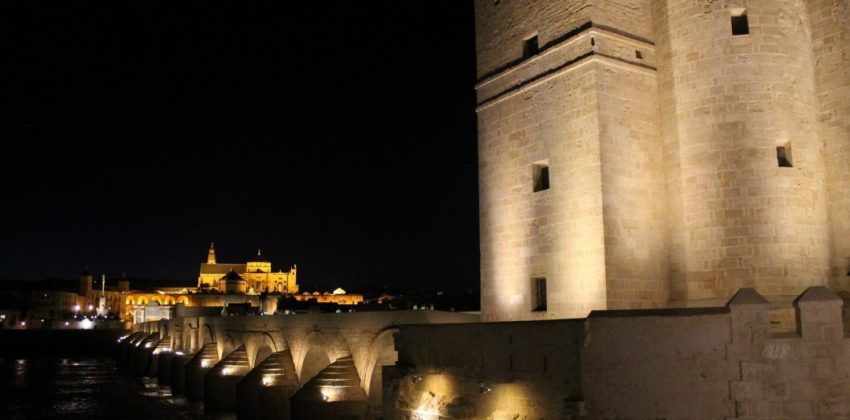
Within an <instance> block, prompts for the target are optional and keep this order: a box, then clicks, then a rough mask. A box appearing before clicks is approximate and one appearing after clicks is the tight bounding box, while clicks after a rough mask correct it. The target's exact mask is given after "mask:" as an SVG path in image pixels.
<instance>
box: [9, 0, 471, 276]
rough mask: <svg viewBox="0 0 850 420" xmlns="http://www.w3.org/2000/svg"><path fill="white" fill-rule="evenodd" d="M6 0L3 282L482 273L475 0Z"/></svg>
mask: <svg viewBox="0 0 850 420" xmlns="http://www.w3.org/2000/svg"><path fill="white" fill-rule="evenodd" d="M10 3H12V2H3V4H2V5H0V52H1V53H2V66H0V67H2V70H0V72H2V73H0V74H1V75H2V86H0V88H2V95H1V96H0V97H2V106H3V109H2V114H0V136H2V137H0V138H2V144H3V146H2V156H3V159H2V169H0V171H1V172H0V173H2V182H1V183H0V193H2V195H0V197H2V198H0V200H2V201H0V208H2V210H0V278H6V279H41V278H47V277H59V278H74V277H76V276H77V275H78V273H79V272H80V271H81V270H82V269H83V268H84V267H85V266H89V268H90V269H91V270H92V271H94V272H96V273H102V272H105V273H106V274H107V276H108V277H110V278H115V277H116V276H118V275H120V274H121V272H127V274H128V275H129V276H130V277H131V278H132V277H156V278H172V279H173V278H185V279H190V280H194V279H196V278H197V272H198V264H199V263H201V262H202V261H204V259H205V258H206V252H207V247H208V245H209V242H210V241H215V243H216V248H217V251H218V257H219V262H244V261H245V260H247V259H248V258H249V257H250V256H251V255H253V254H254V253H256V249H257V248H262V249H263V254H264V255H266V256H267V257H268V258H269V259H270V260H271V261H272V262H273V264H274V268H275V269H277V268H279V267H283V268H286V267H288V266H289V265H290V264H298V268H299V283H301V284H302V285H306V286H307V287H308V288H309V287H310V285H312V284H321V285H340V286H343V287H347V288H350V289H354V290H357V289H359V288H366V287H368V286H372V285H395V286H409V285H417V286H421V287H423V288H445V287H457V288H468V287H473V288H477V287H478V278H479V269H478V267H479V262H478V208H477V207H478V201H477V195H478V194H477V175H476V173H477V159H476V134H475V112H474V106H475V100H474V87H473V84H474V83H475V71H474V70H475V63H474V54H475V52H474V48H475V47H474V41H473V37H474V28H473V25H474V22H473V15H472V4H471V2H468V1H445V2H408V1H368V2H330V3H329V2H299V3H298V4H300V6H293V5H292V4H290V2H268V3H259V4H254V5H250V6H249V5H247V4H246V3H244V2H234V3H231V4H229V5H221V4H220V3H218V2H211V3H210V2H197V3H190V2H185V3H183V2H168V3H163V4H154V3H151V2H102V3H92V2H54V3H52V4H38V5H36V4H33V2H15V3H19V4H10Z"/></svg>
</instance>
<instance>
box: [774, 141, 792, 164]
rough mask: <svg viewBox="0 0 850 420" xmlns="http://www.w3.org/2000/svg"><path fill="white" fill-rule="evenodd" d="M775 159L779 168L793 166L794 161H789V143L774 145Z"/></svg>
mask: <svg viewBox="0 0 850 420" xmlns="http://www.w3.org/2000/svg"><path fill="white" fill-rule="evenodd" d="M776 160H777V161H778V162H779V167H780V168H793V167H794V163H793V162H792V161H791V145H789V144H786V145H784V146H776Z"/></svg>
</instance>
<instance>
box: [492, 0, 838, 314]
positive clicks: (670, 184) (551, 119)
mask: <svg viewBox="0 0 850 420" xmlns="http://www.w3.org/2000/svg"><path fill="white" fill-rule="evenodd" d="M475 10H476V48H477V63H478V77H479V81H478V83H477V84H476V86H475V87H476V91H477V95H478V107H477V110H476V111H477V115H478V150H479V187H480V188H479V193H480V196H479V204H480V226H481V288H482V317H483V319H484V320H486V321H509V320H542V319H556V318H574V317H584V316H586V315H587V314H588V313H589V312H590V311H592V310H599V309H641V308H664V307H699V306H703V307H704V306H716V305H720V304H722V303H723V302H725V301H726V300H728V299H729V298H730V297H731V296H732V295H733V294H734V293H735V292H736V291H737V290H739V289H740V288H750V287H751V288H755V289H756V290H758V291H759V292H760V293H762V294H763V295H764V296H765V297H767V298H768V300H769V301H771V302H774V303H775V302H785V303H787V302H790V300H791V299H792V297H793V296H796V295H798V294H800V293H802V292H803V291H804V290H805V289H806V288H807V287H810V286H818V285H825V286H830V287H832V288H833V289H835V290H838V291H850V169H849V168H850V165H847V161H848V158H850V71H848V70H847V69H848V68H850V47H848V45H850V33H848V29H850V24H848V22H850V2H848V1H847V0H817V1H803V0H750V1H743V0H724V1H720V0H717V1H713V0H712V1H699V2H697V1H692V0H658V1H650V0H534V1H532V0H510V1H492V0H476V2H475ZM733 26H734V27H733ZM541 176H543V177H545V179H544V180H543V181H541ZM544 185H545V186H544ZM789 309H790V307H789Z"/></svg>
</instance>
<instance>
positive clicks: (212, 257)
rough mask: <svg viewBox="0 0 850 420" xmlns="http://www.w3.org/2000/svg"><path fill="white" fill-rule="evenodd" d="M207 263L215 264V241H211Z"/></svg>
mask: <svg viewBox="0 0 850 420" xmlns="http://www.w3.org/2000/svg"><path fill="white" fill-rule="evenodd" d="M207 264H215V242H210V252H209V253H208V254H207Z"/></svg>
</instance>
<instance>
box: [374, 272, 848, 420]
mask: <svg viewBox="0 0 850 420" xmlns="http://www.w3.org/2000/svg"><path fill="white" fill-rule="evenodd" d="M842 305H843V301H842V300H841V299H840V298H839V297H838V296H837V295H835V294H834V293H833V292H831V291H830V290H828V289H826V288H824V287H812V288H809V289H807V290H806V291H805V293H803V294H802V295H801V296H799V297H798V298H797V299H796V300H795V301H794V306H795V311H796V318H797V319H798V324H797V331H796V332H793V333H773V334H771V332H770V315H769V311H770V303H769V302H768V301H767V300H766V299H765V298H764V297H763V296H761V295H760V294H758V293H757V292H756V291H755V290H754V289H742V290H741V291H739V292H738V293H737V294H736V295H735V296H734V297H733V298H732V299H731V300H730V301H729V302H728V303H727V304H726V306H724V307H716V308H687V309H654V310H624V311H600V312H593V313H591V314H590V316H589V317H588V318H585V319H576V320H551V321H540V322H508V323H498V322H496V323H494V322H491V323H479V324H464V325H420V326H416V325H411V326H402V327H401V328H400V330H399V333H398V336H397V338H396V349H397V350H398V363H397V364H396V366H394V367H392V368H385V370H384V375H385V378H384V387H385V388H384V396H385V398H386V400H385V402H384V407H385V409H384V418H387V419H405V418H440V419H461V418H505V419H507V418H510V419H516V418H564V419H660V418H666V419H724V418H725V419H729V420H731V419H741V420H743V419H762V418H771V419H789V420H790V419H847V418H850V339H848V338H847V337H846V336H845V334H844V323H843V321H842ZM429 416H430V417H429Z"/></svg>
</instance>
